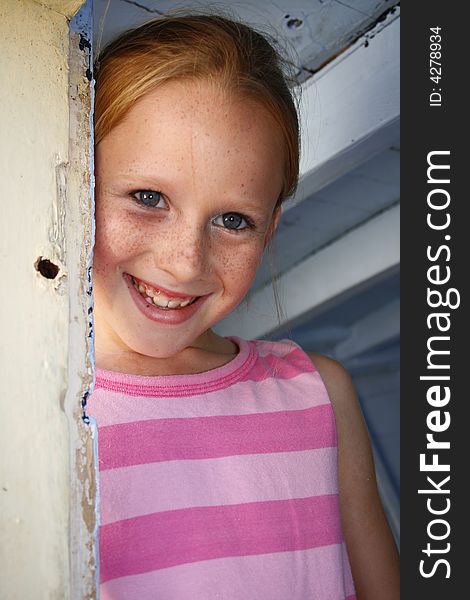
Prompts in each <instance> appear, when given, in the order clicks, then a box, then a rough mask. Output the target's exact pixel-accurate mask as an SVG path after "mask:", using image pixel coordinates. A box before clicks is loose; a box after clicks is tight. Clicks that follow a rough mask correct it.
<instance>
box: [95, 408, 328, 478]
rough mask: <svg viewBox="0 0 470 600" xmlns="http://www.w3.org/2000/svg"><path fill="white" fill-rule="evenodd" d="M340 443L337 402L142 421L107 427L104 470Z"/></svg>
mask: <svg viewBox="0 0 470 600" xmlns="http://www.w3.org/2000/svg"><path fill="white" fill-rule="evenodd" d="M335 445H336V428H335V421H334V415H333V410H332V408H331V404H324V405H320V406H314V407H312V408H308V409H305V410H291V411H281V412H274V413H263V414H254V415H236V416H223V417H197V418H194V419H156V420H151V421H138V422H136V423H129V424H127V423H126V424H123V425H113V426H111V427H103V428H101V429H100V430H99V434H98V447H99V462H100V470H105V469H113V468H116V467H125V466H130V465H138V464H143V463H148V462H158V461H162V460H178V459H195V458H215V457H218V456H231V455H236V454H265V453H269V452H289V451H295V450H307V449H311V448H325V447H332V446H335Z"/></svg>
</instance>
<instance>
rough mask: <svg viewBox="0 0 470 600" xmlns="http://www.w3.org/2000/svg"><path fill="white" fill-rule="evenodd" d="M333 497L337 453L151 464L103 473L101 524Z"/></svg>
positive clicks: (325, 451)
mask: <svg viewBox="0 0 470 600" xmlns="http://www.w3.org/2000/svg"><path fill="white" fill-rule="evenodd" d="M279 473H282V474H283V475H282V477H280V476H279ZM299 473H300V474H304V476H302V475H301V476H300V477H299ZM307 473H308V476H306V474H307ZM183 482H184V485H183ZM188 490H191V493H188ZM337 492H338V480H337V472H336V448H317V449H315V450H304V451H303V452H285V453H284V452H277V453H275V454H248V455H244V456H228V457H225V458H215V459H210V458H208V459H204V460H171V461H168V462H154V463H149V464H145V465H133V466H132V467H123V468H122V469H109V470H108V471H102V472H101V474H100V498H101V510H100V521H101V524H102V525H106V524H108V523H112V522H115V521H119V520H121V519H130V518H132V517H137V516H139V515H145V514H149V513H156V512H162V511H166V510H175V509H182V508H191V507H194V506H216V505H222V504H242V503H246V502H259V501H265V500H285V499H286V496H289V497H291V498H305V497H308V496H323V495H325V494H335V493H337Z"/></svg>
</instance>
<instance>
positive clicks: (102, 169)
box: [94, 81, 284, 358]
mask: <svg viewBox="0 0 470 600" xmlns="http://www.w3.org/2000/svg"><path fill="white" fill-rule="evenodd" d="M282 148H283V145H282V139H281V135H280V132H279V130H278V127H277V126H276V125H275V123H274V122H273V121H272V120H271V118H270V116H269V114H268V113H267V112H266V110H265V109H263V108H262V107H261V106H259V105H257V104H255V103H253V102H249V101H247V100H238V101H237V99H236V98H233V97H231V98H228V97H227V96H226V95H223V94H222V93H221V92H220V91H218V90H216V89H215V88H213V87H211V86H210V85H208V84H207V83H202V82H188V81H185V82H181V81H180V82H177V81H173V82H169V83H166V84H164V85H163V86H161V87H160V88H158V89H157V90H156V91H154V92H151V93H148V94H147V95H146V96H144V97H143V98H142V99H141V100H139V101H138V102H137V103H136V104H135V105H134V106H133V108H132V109H131V110H130V111H129V112H128V114H127V116H126V117H125V119H124V121H123V122H122V123H121V124H119V125H118V126H117V127H115V128H114V129H113V130H112V131H111V132H110V133H109V134H108V135H107V136H106V137H105V138H104V139H103V140H102V141H101V142H100V143H99V145H98V147H97V149H96V184H97V185H96V234H97V235H96V245H95V254H94V291H95V323H96V333H97V336H96V349H97V353H98V354H99V353H100V352H101V353H105V354H115V353H131V354H139V355H145V356H148V357H155V358H167V357H171V356H175V355H176V354H178V353H179V352H180V351H182V350H184V349H185V348H187V347H196V348H206V349H210V348H208V346H209V345H210V342H209V340H210V339H213V337H212V338H211V336H210V335H209V328H210V327H211V326H212V325H214V324H215V323H217V322H218V321H220V320H221V319H222V318H223V317H224V316H225V315H227V314H228V313H229V312H230V311H232V310H233V309H234V308H235V307H236V306H237V305H238V304H239V303H240V302H241V300H242V299H243V297H244V296H245V294H246V293H247V291H248V289H249V287H250V285H251V283H252V281H253V279H254V276H255V273H256V269H257V267H258V265H259V262H260V260H261V256H262V253H263V249H264V247H265V245H266V243H267V242H268V240H269V237H270V235H271V234H272V232H273V230H274V228H275V225H276V223H277V218H278V217H279V211H276V213H275V214H273V209H274V206H275V203H276V200H277V198H278V196H279V193H280V191H281V186H282V177H283V165H284V157H283V150H282ZM134 284H135V285H137V286H138V285H139V284H140V286H141V288H140V290H143V292H142V291H138V290H137V289H136V288H135V285H134ZM152 295H153V297H154V299H153V301H152V299H151V297H152ZM146 297H147V298H150V301H149V300H147V299H146ZM194 297H197V300H196V301H195V302H194V303H191V304H187V302H188V301H190V300H191V299H192V298H194ZM168 301H171V304H170V307H169V308H166V309H165V308H161V307H160V306H158V305H156V303H157V304H158V303H159V304H161V305H163V306H165V305H166V304H167V303H168ZM178 301H179V302H178ZM181 303H182V304H183V306H179V304H181ZM185 303H186V305H184V304H185ZM175 304H176V305H178V306H179V307H177V306H176V305H175ZM171 306H174V307H173V308H171ZM212 336H213V334H212Z"/></svg>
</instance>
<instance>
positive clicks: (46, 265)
mask: <svg viewBox="0 0 470 600" xmlns="http://www.w3.org/2000/svg"><path fill="white" fill-rule="evenodd" d="M34 266H35V268H36V271H39V272H40V273H41V275H42V276H43V277H45V278H46V279H55V278H56V277H57V273H58V272H59V267H58V266H57V265H55V264H54V263H53V262H51V261H50V260H49V259H48V258H43V257H42V256H40V257H39V258H38V259H37V261H36V263H35V265H34Z"/></svg>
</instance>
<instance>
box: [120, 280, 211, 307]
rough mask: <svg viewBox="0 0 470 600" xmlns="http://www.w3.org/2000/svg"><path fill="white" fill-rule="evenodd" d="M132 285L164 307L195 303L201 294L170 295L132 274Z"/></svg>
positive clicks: (141, 293)
mask: <svg viewBox="0 0 470 600" xmlns="http://www.w3.org/2000/svg"><path fill="white" fill-rule="evenodd" d="M130 278H131V282H132V285H133V286H134V288H135V289H136V290H137V291H138V292H139V294H140V295H141V296H142V297H143V298H145V300H146V301H147V302H148V303H149V304H150V305H154V306H158V307H159V308H163V309H178V308H184V307H185V306H189V305H190V304H194V302H196V300H198V299H199V298H201V296H185V297H182V298H177V297H174V296H172V297H170V296H167V295H165V293H164V292H163V291H162V290H159V289H158V288H154V287H152V286H150V285H149V284H148V283H144V282H143V281H141V280H140V279H137V278H136V277H134V276H132V275H131V276H130Z"/></svg>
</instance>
